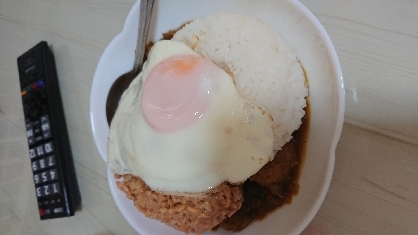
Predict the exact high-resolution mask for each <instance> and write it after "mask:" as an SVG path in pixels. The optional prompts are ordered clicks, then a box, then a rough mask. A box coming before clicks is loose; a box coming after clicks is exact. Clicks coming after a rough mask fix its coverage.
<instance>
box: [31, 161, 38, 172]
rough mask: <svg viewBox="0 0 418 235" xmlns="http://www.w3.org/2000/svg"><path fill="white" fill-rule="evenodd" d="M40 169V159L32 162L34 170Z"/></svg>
mask: <svg viewBox="0 0 418 235" xmlns="http://www.w3.org/2000/svg"><path fill="white" fill-rule="evenodd" d="M37 170H39V165H38V161H33V162H32V171H34V172H35V171H37Z"/></svg>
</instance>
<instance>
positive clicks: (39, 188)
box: [36, 187, 43, 197]
mask: <svg viewBox="0 0 418 235" xmlns="http://www.w3.org/2000/svg"><path fill="white" fill-rule="evenodd" d="M42 196H43V194H42V188H41V187H37V188H36V197H42Z"/></svg>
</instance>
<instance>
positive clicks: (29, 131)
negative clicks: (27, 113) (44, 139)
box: [26, 122, 35, 145]
mask: <svg viewBox="0 0 418 235" xmlns="http://www.w3.org/2000/svg"><path fill="white" fill-rule="evenodd" d="M26 136H27V137H28V144H29V145H31V144H34V143H35V138H34V136H33V129H32V123H31V122H27V123H26Z"/></svg>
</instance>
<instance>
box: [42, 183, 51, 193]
mask: <svg viewBox="0 0 418 235" xmlns="http://www.w3.org/2000/svg"><path fill="white" fill-rule="evenodd" d="M42 187H43V190H44V195H45V196H48V195H51V194H52V193H51V185H49V184H48V185H44V186H42Z"/></svg>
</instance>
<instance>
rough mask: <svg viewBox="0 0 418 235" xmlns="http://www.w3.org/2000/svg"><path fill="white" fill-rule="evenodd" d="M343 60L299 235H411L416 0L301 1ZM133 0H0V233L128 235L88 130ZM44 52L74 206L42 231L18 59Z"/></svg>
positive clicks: (415, 196) (417, 211)
mask: <svg viewBox="0 0 418 235" xmlns="http://www.w3.org/2000/svg"><path fill="white" fill-rule="evenodd" d="M302 3H304V4H305V5H306V6H307V7H308V8H309V9H310V10H311V11H312V12H313V13H314V15H315V16H316V17H317V18H318V19H319V20H320V22H321V23H322V24H323V26H324V27H325V29H326V30H327V32H328V34H329V35H330V37H331V40H332V41H333V43H334V46H335V47H336V50H337V53H338V55H339V58H340V62H341V66H342V70H343V75H344V81H345V90H346V114H345V124H344V127H343V131H342V135H341V140H340V142H339V144H338V147H337V151H336V165H335V172H334V176H333V179H332V182H331V186H330V190H329V192H328V194H327V196H326V199H325V201H324V203H323V205H322V207H321V209H320V210H319V212H318V214H317V215H316V217H315V218H314V219H313V221H312V223H311V224H310V226H309V227H308V228H307V230H306V231H305V232H304V233H303V234H305V235H307V234H321V235H323V234H336V235H338V234H411V235H412V234H418V1H417V0H351V1H345V0H316V1H308V0H302ZM133 4H134V1H133V0H120V1H116V0H103V1H98V0H59V1H51V0H0V234H2V235H3V234H4V235H15V234H91V235H107V234H136V233H135V231H134V230H133V229H132V228H131V227H130V226H129V224H128V223H127V222H126V221H125V219H124V218H123V216H122V215H121V214H120V212H119V211H118V209H117V207H116V205H115V203H114V201H113V199H112V196H111V195H110V192H109V188H108V184H107V180H106V179H107V178H106V165H105V163H104V162H103V160H102V158H101V157H100V156H99V153H98V151H97V150H96V147H95V144H94V141H93V137H92V133H91V129H90V123H89V95H90V89H91V83H92V78H93V74H94V71H95V68H96V65H97V62H98V59H99V58H100V56H101V54H102V52H103V50H104V48H105V47H106V46H107V44H108V43H109V41H110V40H111V39H112V38H113V37H114V36H115V35H117V34H118V33H119V32H120V31H121V28H122V26H123V23H124V20H125V18H126V16H127V14H128V12H129V10H130V8H131V7H132V5H133ZM42 40H45V41H47V42H48V43H49V44H51V45H52V46H53V50H54V54H55V59H56V66H57V70H58V76H59V82H60V87H61V94H62V97H63V105H64V109H65V114H66V119H67V125H68V129H69V135H70V141H71V146H72V151H73V155H74V161H75V168H76V172H77V178H78V183H79V186H80V191H81V195H82V207H81V209H80V210H79V211H77V212H76V215H75V216H73V217H70V218H63V219H54V220H48V221H40V220H39V217H38V211H37V210H38V209H37V203H36V197H35V190H34V185H33V180H32V172H31V168H30V160H29V157H28V146H27V141H26V132H25V126H24V118H23V112H22V104H21V98H20V88H19V82H18V72H17V64H16V59H17V57H18V56H19V55H21V54H22V53H24V52H25V51H27V50H28V49H29V48H31V47H32V46H34V45H35V44H36V43H38V42H39V41H42Z"/></svg>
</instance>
